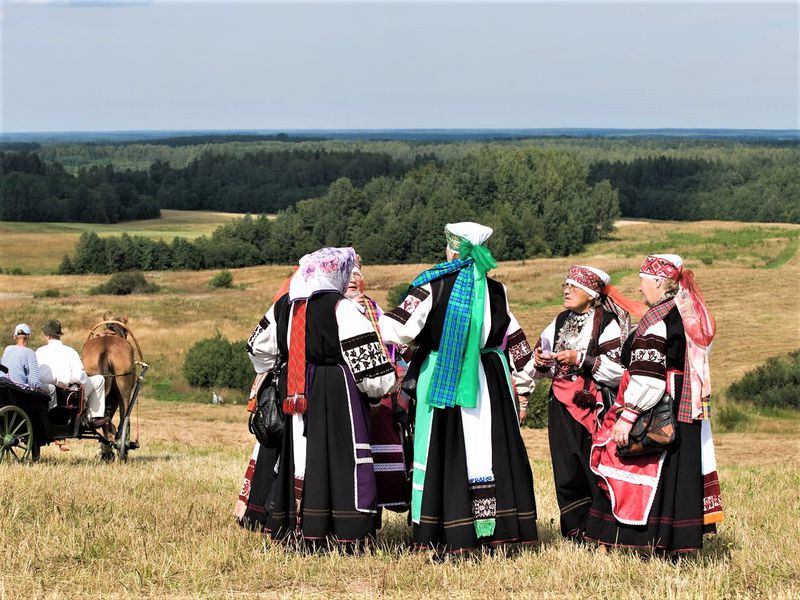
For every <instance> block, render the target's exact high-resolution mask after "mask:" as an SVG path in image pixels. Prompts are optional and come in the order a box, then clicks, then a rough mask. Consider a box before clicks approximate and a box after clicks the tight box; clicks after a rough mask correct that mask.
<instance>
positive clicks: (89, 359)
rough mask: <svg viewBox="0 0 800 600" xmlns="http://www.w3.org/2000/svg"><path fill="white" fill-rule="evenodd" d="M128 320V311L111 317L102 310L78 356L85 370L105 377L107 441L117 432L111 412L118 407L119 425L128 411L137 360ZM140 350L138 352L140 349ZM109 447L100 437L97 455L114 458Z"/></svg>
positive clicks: (104, 429) (105, 433)
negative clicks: (102, 327)
mask: <svg viewBox="0 0 800 600" xmlns="http://www.w3.org/2000/svg"><path fill="white" fill-rule="evenodd" d="M127 324H128V316H127V315H125V316H122V317H113V315H111V314H109V313H106V314H104V315H103V321H102V322H101V323H98V324H97V325H96V326H95V327H94V328H93V329H92V331H91V332H90V333H89V338H88V339H87V340H86V343H84V345H83V350H82V351H81V360H82V361H83V368H84V370H85V371H86V373H87V374H88V375H103V377H105V389H106V411H105V416H106V417H108V418H109V421H108V423H106V424H105V425H103V438H104V439H105V440H106V441H107V442H109V443H113V442H114V440H115V437H116V434H117V426H116V425H114V423H113V419H114V414H115V413H116V412H117V410H118V409H119V414H120V416H119V426H120V427H121V426H122V420H123V419H124V418H125V415H126V414H128V406H129V405H130V401H131V394H132V392H133V388H134V385H135V383H136V360H135V358H134V353H133V346H132V345H131V343H130V341H129V340H128V333H129V329H128V326H127ZM101 326H104V329H103V330H102V331H101V332H100V333H95V330H96V329H98V328H99V327H101ZM135 341H136V340H135V339H134V342H135ZM137 349H138V344H137ZM139 353H140V354H141V350H139ZM111 448H112V447H111V446H109V445H108V443H104V442H102V441H101V442H100V458H101V459H103V460H107V461H113V460H114V452H113V451H112V449H111Z"/></svg>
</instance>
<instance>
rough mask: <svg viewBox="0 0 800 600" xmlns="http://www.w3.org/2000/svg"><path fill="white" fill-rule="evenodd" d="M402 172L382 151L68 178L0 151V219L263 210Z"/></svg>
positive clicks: (109, 218)
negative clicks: (344, 181)
mask: <svg viewBox="0 0 800 600" xmlns="http://www.w3.org/2000/svg"><path fill="white" fill-rule="evenodd" d="M408 168H409V166H407V165H406V164H405V163H403V162H401V161H398V160H395V159H393V158H391V157H390V156H388V155H387V154H383V153H369V152H362V151H360V150H356V151H352V152H349V151H348V152H328V151H325V150H317V151H311V150H309V151H298V150H283V151H269V152H267V151H262V152H254V153H249V154H245V155H243V156H233V155H228V154H218V153H214V152H206V153H203V154H201V155H200V156H199V157H197V158H196V159H194V160H192V161H191V162H190V163H189V164H188V165H187V166H186V167H184V168H180V169H176V168H173V167H171V166H170V165H169V164H168V163H166V162H164V161H160V160H157V161H155V162H154V163H153V164H152V165H151V166H150V168H149V169H148V170H146V171H141V170H138V171H136V170H130V169H126V170H115V169H114V167H112V166H111V165H105V166H101V165H92V166H89V167H86V168H81V169H79V170H78V172H77V173H76V174H75V175H72V174H70V173H68V172H67V171H66V170H65V169H64V167H63V166H62V165H61V164H60V163H58V162H51V163H45V162H44V161H43V160H42V159H41V158H40V157H39V155H38V154H37V153H35V152H0V190H2V193H1V194H0V220H4V221H34V222H41V221H80V222H87V223H117V222H119V221H127V220H134V219H146V218H155V217H158V216H159V215H160V210H159V209H160V208H174V209H182V210H216V211H223V212H251V213H271V212H277V211H279V210H281V209H283V208H286V207H287V206H289V205H292V204H294V203H295V202H297V201H298V200H301V199H304V198H312V197H316V196H320V195H323V194H324V193H325V192H326V190H327V188H328V186H329V185H330V184H331V183H332V182H333V181H335V180H336V179H337V178H339V177H347V178H349V179H351V180H352V181H353V182H355V183H356V184H357V185H363V184H365V183H366V182H367V181H369V180H371V179H373V178H375V177H380V176H390V177H394V176H399V175H402V174H403V173H405V172H406V171H407V170H408Z"/></svg>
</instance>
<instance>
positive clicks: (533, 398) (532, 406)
mask: <svg viewBox="0 0 800 600" xmlns="http://www.w3.org/2000/svg"><path fill="white" fill-rule="evenodd" d="M549 392H550V381H549V380H547V379H540V380H539V381H537V383H536V389H535V390H533V393H532V394H531V395H530V397H529V398H528V415H527V417H526V418H525V426H526V427H533V428H534V429H544V428H545V427H547V397H548V393H549Z"/></svg>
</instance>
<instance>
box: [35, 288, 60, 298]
mask: <svg viewBox="0 0 800 600" xmlns="http://www.w3.org/2000/svg"><path fill="white" fill-rule="evenodd" d="M33 297H34V298H60V297H61V290H57V289H56V288H47V289H46V290H42V291H41V292H34V293H33Z"/></svg>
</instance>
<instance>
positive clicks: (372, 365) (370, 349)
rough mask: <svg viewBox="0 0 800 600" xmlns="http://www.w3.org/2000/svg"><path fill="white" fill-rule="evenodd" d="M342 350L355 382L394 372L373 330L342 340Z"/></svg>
mask: <svg viewBox="0 0 800 600" xmlns="http://www.w3.org/2000/svg"><path fill="white" fill-rule="evenodd" d="M342 352H343V354H344V358H345V360H346V361H347V364H349V365H350V369H351V370H352V371H353V377H354V379H355V380H356V383H358V382H360V381H362V380H363V379H370V378H373V377H381V376H383V375H388V374H389V373H392V372H394V369H393V368H392V365H391V364H389V361H388V360H387V359H386V355H385V354H384V353H383V348H382V347H381V343H380V341H379V340H378V336H377V334H376V333H375V332H374V331H370V332H369V333H363V334H361V335H357V336H354V337H351V338H347V339H346V340H342Z"/></svg>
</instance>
